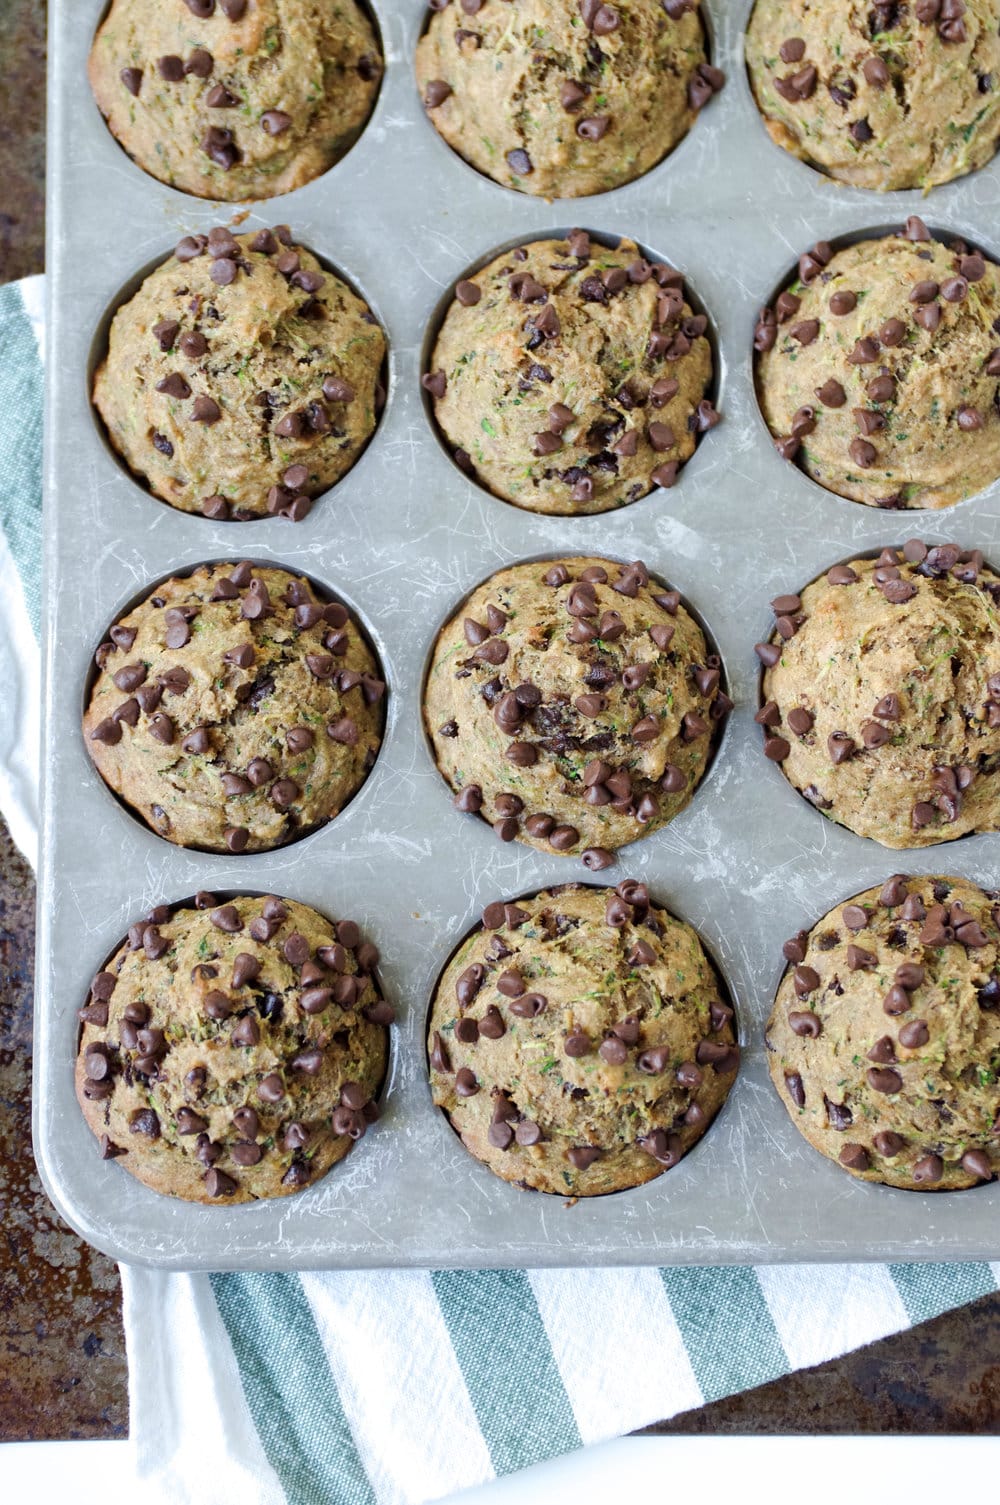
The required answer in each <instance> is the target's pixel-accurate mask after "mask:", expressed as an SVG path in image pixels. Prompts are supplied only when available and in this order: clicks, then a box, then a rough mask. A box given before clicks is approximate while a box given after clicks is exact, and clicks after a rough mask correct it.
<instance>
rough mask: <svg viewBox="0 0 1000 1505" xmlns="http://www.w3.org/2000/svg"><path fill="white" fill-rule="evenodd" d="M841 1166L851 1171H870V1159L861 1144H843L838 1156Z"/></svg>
mask: <svg viewBox="0 0 1000 1505" xmlns="http://www.w3.org/2000/svg"><path fill="white" fill-rule="evenodd" d="M838 1159H839V1160H840V1163H841V1165H843V1166H846V1167H847V1169H848V1170H852V1171H867V1170H870V1169H871V1158H870V1156H869V1154H868V1151H867V1150H866V1149H865V1147H864V1145H863V1144H845V1145H844V1147H843V1149H842V1150H841V1152H840V1155H839V1156H838Z"/></svg>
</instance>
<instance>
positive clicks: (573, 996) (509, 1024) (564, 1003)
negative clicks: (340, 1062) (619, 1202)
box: [427, 879, 740, 1197]
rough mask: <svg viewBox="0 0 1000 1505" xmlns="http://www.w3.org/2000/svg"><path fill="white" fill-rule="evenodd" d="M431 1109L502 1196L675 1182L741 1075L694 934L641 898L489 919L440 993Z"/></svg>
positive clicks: (573, 895)
mask: <svg viewBox="0 0 1000 1505" xmlns="http://www.w3.org/2000/svg"><path fill="white" fill-rule="evenodd" d="M427 1049H428V1055H429V1059H430V1075H431V1087H432V1090H433V1094H434V1101H435V1103H436V1104H437V1106H438V1107H439V1108H442V1109H443V1110H444V1112H445V1113H446V1114H447V1115H448V1118H449V1120H450V1122H451V1125H452V1127H453V1128H454V1129H455V1130H456V1132H457V1133H458V1134H460V1135H461V1138H462V1142H463V1144H464V1145H465V1146H466V1148H467V1149H468V1150H469V1151H470V1152H471V1153H472V1154H473V1155H475V1157H476V1158H477V1159H478V1160H482V1161H483V1162H484V1164H485V1165H487V1166H488V1167H489V1169H490V1170H491V1171H493V1173H494V1174H495V1175H497V1176H500V1177H502V1178H503V1179H504V1180H505V1181H513V1182H514V1183H515V1184H516V1185H518V1186H521V1187H531V1188H534V1189H535V1190H538V1191H546V1192H554V1193H557V1194H558V1193H561V1194H562V1195H564V1196H567V1195H568V1196H582V1197H591V1196H600V1195H601V1194H603V1193H605V1192H612V1191H621V1190H623V1189H624V1188H626V1187H629V1186H639V1185H641V1184H642V1183H643V1182H646V1181H650V1180H652V1179H653V1178H654V1177H655V1176H659V1175H662V1173H663V1172H664V1171H666V1170H670V1169H671V1167H673V1166H675V1165H676V1164H677V1162H678V1161H679V1160H680V1159H681V1158H682V1156H683V1155H685V1154H686V1153H687V1151H688V1150H690V1148H691V1147H692V1145H693V1144H694V1143H695V1142H696V1141H697V1140H699V1139H700V1138H701V1136H702V1135H703V1134H704V1133H705V1131H706V1129H708V1127H709V1125H710V1124H711V1122H712V1120H713V1118H714V1117H715V1115H716V1114H717V1113H718V1111H719V1109H720V1108H721V1107H722V1104H723V1103H724V1102H725V1100H726V1096H727V1094H728V1093H729V1090H730V1088H731V1087H732V1085H733V1082H734V1080H735V1073H736V1071H737V1068H738V1066H739V1059H740V1056H739V1046H738V1045H737V1044H736V1031H735V1023H734V1016H733V1009H732V1007H731V1005H730V1004H729V1003H728V1002H727V1001H726V999H725V997H724V994H723V991H722V987H721V984H720V982H719V978H718V977H717V975H716V972H715V969H714V967H713V966H712V963H711V962H710V961H709V959H708V957H707V956H706V954H705V951H704V948H703V947H702V944H701V942H700V941H699V939H698V937H697V935H696V934H695V932H694V931H693V930H692V929H691V927H690V926H689V925H685V924H684V923H683V921H681V920H678V919H676V918H675V916H674V915H672V914H670V912H669V911H668V910H666V909H661V908H660V907H659V906H657V905H655V904H653V903H652V901H651V900H650V897H649V894H648V892H647V890H646V886H645V884H643V883H637V882H636V881H635V880H634V879H627V880H626V881H625V882H624V883H620V884H619V885H618V887H617V888H616V889H604V888H588V887H586V886H584V885H582V884H566V885H564V886H563V887H560V888H554V889H551V890H549V891H546V892H543V893H539V894H533V895H531V896H530V897H528V898H522V899H517V900H514V901H513V902H509V903H502V902H496V903H493V904H489V905H487V907H486V909H485V910H484V911H483V918H482V925H481V926H480V927H479V928H477V929H476V930H474V931H473V932H472V933H471V934H470V935H468V936H466V938H465V940H464V941H463V942H462V944H461V946H460V947H459V949H458V951H457V952H456V954H455V955H454V956H453V957H452V959H451V961H450V962H449V964H448V966H447V968H446V969H445V972H444V975H443V976H442V978H441V981H440V983H439V984H438V988H437V992H436V994H435V998H434V1003H433V1007H432V1009H431V1017H430V1022H429V1037H428V1043H427Z"/></svg>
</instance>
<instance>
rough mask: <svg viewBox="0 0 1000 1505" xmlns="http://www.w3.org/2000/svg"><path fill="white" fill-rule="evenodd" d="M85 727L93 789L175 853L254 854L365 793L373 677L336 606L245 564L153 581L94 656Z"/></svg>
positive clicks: (378, 682) (278, 574)
mask: <svg viewBox="0 0 1000 1505" xmlns="http://www.w3.org/2000/svg"><path fill="white" fill-rule="evenodd" d="M96 658H97V669H98V672H97V677H96V679H95V681H94V686H93V689H92V691H91V694H90V701H89V704H88V706H87V710H86V713H85V715H84V718H83V732H84V738H85V742H86V747H87V751H88V752H89V754H90V756H91V758H92V759H93V761H94V764H95V765H96V767H97V770H98V772H99V773H100V775H101V777H102V778H103V779H104V781H105V783H106V784H107V785H108V786H109V788H111V789H112V790H113V791H114V792H115V794H117V795H118V796H119V797H120V798H121V799H122V800H124V801H125V803H126V804H127V805H128V806H130V807H131V809H132V810H133V811H134V812H135V814H136V815H138V816H139V817H140V818H141V819H142V820H144V821H145V822H146V824H147V825H149V826H151V827H152V829H153V830H154V831H155V832H156V833H157V834H158V835H160V836H163V837H165V838H166V839H167V840H168V841H172V842H175V843H176V844H177V845H178V846H193V847H201V848H204V849H206V850H208V851H214V852H226V851H228V852H237V853H238V852H260V851H267V850H268V849H270V848H272V847H277V846H281V845H283V844H284V843H285V842H287V841H291V840H294V839H295V838H297V837H299V836H302V835H305V834H306V833H307V832H308V831H310V830H313V829H314V828H315V827H316V826H319V825H322V824H324V823H325V822H326V821H328V820H331V819H332V818H333V816H335V815H336V814H337V813H338V812H339V811H340V810H341V809H342V808H343V807H344V805H346V804H347V802H348V801H349V800H350V799H351V797H352V796H353V795H354V794H355V793H356V792H357V791H358V789H359V788H360V787H361V785H362V784H363V783H364V781H365V778H366V777H367V775H368V772H369V770H370V769H371V767H372V765H373V764H374V762H375V757H376V754H377V753H378V749H379V745H380V742H381V733H382V726H383V721H384V697H385V683H384V681H383V680H382V679H381V677H380V673H379V666H378V663H377V662H376V660H375V657H374V655H373V654H372V651H371V649H370V648H369V646H368V643H367V641H366V640H365V638H364V637H363V636H362V635H361V633H360V632H359V630H358V627H357V624H356V623H355V621H354V620H353V618H352V617H351V614H350V613H349V612H348V610H347V608H346V607H344V606H342V605H341V604H340V603H339V602H338V601H331V600H329V599H328V598H325V597H320V596H318V595H317V593H316V591H315V590H314V588H313V586H312V585H311V584H310V582H309V581H308V580H305V579H303V578H302V577H301V576H299V575H293V574H290V573H289V572H288V571H287V570H283V569H278V568H259V567H257V566H251V565H249V564H247V563H245V562H244V563H240V564H235V563H233V562H231V561H230V562H227V563H223V564H205V565H201V566H199V568H198V569H196V570H194V571H193V572H192V573H191V574H190V575H183V576H179V577H175V578H174V579H171V580H165V581H164V582H163V583H162V584H160V585H158V586H157V587H156V589H155V590H154V591H153V592H152V593H151V594H150V595H149V596H147V598H146V599H145V600H144V601H142V602H141V603H140V605H138V606H136V607H135V608H133V610H132V611H130V612H128V613H127V614H126V615H125V616H124V617H122V618H121V620H120V621H118V622H116V623H114V624H113V625H112V627H111V628H110V630H109V633H108V637H107V639H106V640H105V642H103V643H102V644H101V646H100V647H99V648H98V650H97V655H96Z"/></svg>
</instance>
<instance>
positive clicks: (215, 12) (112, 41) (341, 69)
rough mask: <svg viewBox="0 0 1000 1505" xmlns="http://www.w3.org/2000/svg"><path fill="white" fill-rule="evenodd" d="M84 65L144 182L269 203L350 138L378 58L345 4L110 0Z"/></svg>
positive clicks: (350, 2)
mask: <svg viewBox="0 0 1000 1505" xmlns="http://www.w3.org/2000/svg"><path fill="white" fill-rule="evenodd" d="M89 71H90V83H91V87H92V89H93V91H94V97H95V99H96V100H97V103H98V105H99V106H100V109H101V113H102V114H103V115H104V117H105V119H106V120H107V123H108V126H109V127H110V129H111V132H112V134H113V135H114V136H116V137H117V139H118V141H119V142H120V144H121V145H122V146H123V147H124V148H125V150H126V151H127V152H128V154H129V156H130V157H133V158H134V159H135V161H136V162H138V164H139V166H140V167H141V168H143V169H144V171H146V172H148V173H149V174H150V175H151V176H152V177H154V178H159V179H160V181H161V182H162V183H169V184H170V185H171V187H173V188H180V189H183V190H184V192H185V193H195V194H198V195H199V196H200V197H201V198H206V199H227V200H235V199H269V198H272V197H273V196H274V195H275V194H278V193H288V192H289V190H290V189H292V188H298V187H300V186H301V185H302V184H303V183H308V182H309V181H310V180H311V179H312V178H315V177H318V176H319V174H320V173H322V172H326V170H327V168H328V167H332V165H333V164H334V162H337V161H339V159H340V158H341V157H342V156H343V155H344V153H345V152H346V151H347V150H348V148H349V147H351V146H352V145H353V144H354V142H355V141H356V140H357V138H358V137H359V136H360V134H361V132H362V130H363V129H364V126H365V122H366V121H367V119H368V116H369V114H370V112H371V108H372V105H373V104H374V103H375V96H376V95H377V93H378V87H379V83H380V81H381V78H382V54H381V50H380V48H379V43H378V39H377V37H376V35H375V32H374V30H373V28H372V26H371V23H370V21H369V20H368V17H367V16H366V15H365V13H364V12H363V11H362V10H361V9H359V7H358V6H357V5H356V4H355V3H354V0H327V3H322V4H321V3H319V0H185V3H183V4H182V0H168V3H166V4H160V5H148V4H144V3H143V0H111V6H110V9H109V10H108V14H107V16H106V18H105V20H104V22H103V23H102V25H101V26H100V28H99V29H98V32H97V35H96V37H95V38H94V45H93V48H92V50H91V54H90V68H89Z"/></svg>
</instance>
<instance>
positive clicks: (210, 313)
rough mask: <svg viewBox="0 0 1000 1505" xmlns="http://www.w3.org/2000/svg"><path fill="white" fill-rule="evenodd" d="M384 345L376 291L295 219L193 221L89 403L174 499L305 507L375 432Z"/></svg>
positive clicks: (235, 507)
mask: <svg viewBox="0 0 1000 1505" xmlns="http://www.w3.org/2000/svg"><path fill="white" fill-rule="evenodd" d="M178 3H179V0H178ZM385 353H386V345H385V338H384V336H383V334H382V330H381V329H380V328H379V326H378V323H377V322H376V320H375V316H374V315H373V314H372V312H371V310H370V309H369V308H368V306H367V304H365V303H364V302H363V301H362V299H361V298H359V297H358V295H357V294H356V293H354V292H352V290H351V289H350V288H349V287H348V286H347V285H346V284H345V283H343V282H342V281H341V280H340V278H339V277H336V276H334V275H333V273H332V272H326V271H323V270H321V269H320V266H319V263H318V262H317V260H316V258H315V257H314V256H313V255H312V254H311V253H310V252H309V251H307V250H305V249H304V248H303V247H302V246H297V245H296V244H295V243H294V242H293V240H292V237H291V233H290V231H289V229H288V226H287V225H279V226H277V228H276V229H275V230H274V231H271V230H258V231H255V232H252V233H248V234H246V235H231V234H230V232H229V231H228V230H226V229H224V228H221V227H220V228H216V229H214V230H211V231H210V232H209V234H208V235H207V236H204V235H187V236H185V237H184V239H183V240H182V241H181V242H180V243H179V244H178V246H177V248H176V250H175V252H174V254H173V255H172V256H170V257H168V259H167V260H166V261H165V262H164V263H163V264H162V266H159V267H157V268H156V270H155V271H153V272H151V273H150V274H149V276H148V277H147V278H146V280H145V281H144V282H143V284H142V286H141V287H140V288H139V291H138V292H137V293H136V294H135V296H134V297H133V298H131V299H130V300H129V302H128V303H125V304H123V305H122V307H121V308H119V310H118V312H117V313H116V314H115V316H114V320H113V321H112V324H111V333H110V337H109V341H108V349H107V354H106V356H105V357H104V359H103V360H102V362H101V364H100V366H99V367H98V369H97V374H96V376H95V378H94V403H95V405H96V407H97V410H98V412H99V413H100V415H101V417H102V418H103V420H104V423H105V425H106V428H107V434H108V438H109V439H110V441H111V443H112V445H113V446H114V448H115V449H116V450H117V451H118V453H119V454H120V455H121V457H122V459H123V460H124V461H125V463H126V464H127V465H128V467H129V469H130V470H132V471H133V472H134V473H135V474H136V475H137V476H141V477H144V478H145V480H146V482H147V484H148V486H149V489H150V490H151V491H152V493H153V495H154V496H158V497H160V498H162V500H163V501H165V502H169V503H170V505H171V507H177V508H178V509H179V510H180V511H181V512H200V513H203V514H204V515H205V516H206V517H211V518H217V519H219V518H221V519H226V518H234V519H245V518H255V517H266V516H268V515H269V514H271V515H274V514H280V515H281V516H282V517H288V518H291V519H292V521H293V522H298V521H300V520H301V519H302V518H303V517H305V516H306V514H307V513H308V512H309V509H310V507H311V505H312V504H311V501H310V498H311V497H313V496H316V495H317V494H318V493H319V492H321V491H325V490H326V489H327V488H328V487H329V486H332V485H333V484H334V482H335V481H339V480H340V478H341V476H343V475H345V474H346V473H347V471H349V470H350V468H351V466H352V465H353V464H354V462H355V460H357V458H358V456H359V455H360V453H361V451H362V450H363V449H364V447H365V445H366V444H367V443H368V440H369V439H370V438H371V436H372V434H373V432H374V430H375V424H376V422H377V419H378V414H379V411H380V409H381V405H382V403H383V402H384V400H385V392H384V390H383V388H382V384H381V376H380V373H381V368H382V365H383V362H384V360H385Z"/></svg>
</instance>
